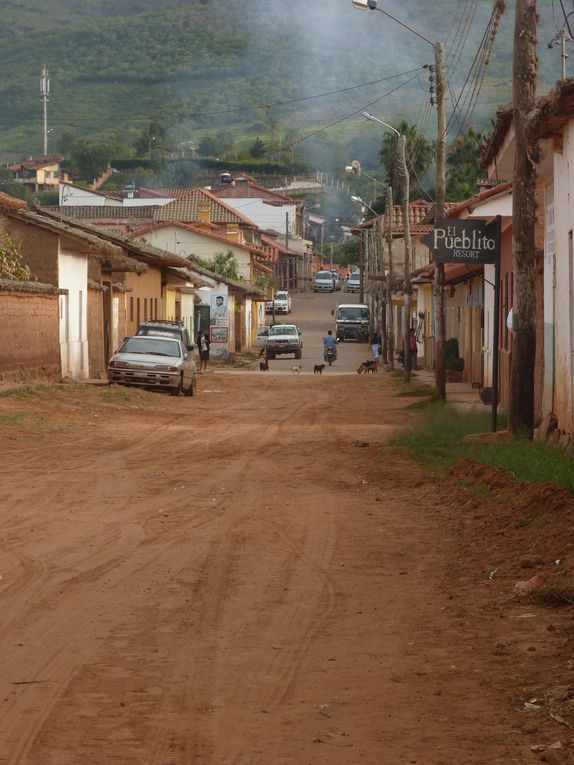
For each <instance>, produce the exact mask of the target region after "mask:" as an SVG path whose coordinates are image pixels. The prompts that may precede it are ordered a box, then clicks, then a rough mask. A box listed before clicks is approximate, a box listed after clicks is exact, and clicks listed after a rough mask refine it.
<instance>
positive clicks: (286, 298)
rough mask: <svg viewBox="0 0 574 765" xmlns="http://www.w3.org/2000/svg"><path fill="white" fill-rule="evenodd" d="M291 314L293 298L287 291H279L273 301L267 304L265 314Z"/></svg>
mask: <svg viewBox="0 0 574 765" xmlns="http://www.w3.org/2000/svg"><path fill="white" fill-rule="evenodd" d="M273 310H275V313H291V296H290V295H289V293H288V292H287V290H279V291H278V292H276V293H275V297H274V298H273V300H268V301H267V303H265V313H273Z"/></svg>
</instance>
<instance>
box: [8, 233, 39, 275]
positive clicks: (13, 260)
mask: <svg viewBox="0 0 574 765" xmlns="http://www.w3.org/2000/svg"><path fill="white" fill-rule="evenodd" d="M21 250H22V242H21V241H20V240H19V239H14V238H13V237H11V236H10V234H9V233H8V232H7V231H5V230H4V229H3V228H0V279H13V280H15V281H19V282H22V281H30V280H31V279H32V278H33V277H32V275H31V273H30V269H29V268H28V266H27V265H25V264H24V263H23V262H22V252H21Z"/></svg>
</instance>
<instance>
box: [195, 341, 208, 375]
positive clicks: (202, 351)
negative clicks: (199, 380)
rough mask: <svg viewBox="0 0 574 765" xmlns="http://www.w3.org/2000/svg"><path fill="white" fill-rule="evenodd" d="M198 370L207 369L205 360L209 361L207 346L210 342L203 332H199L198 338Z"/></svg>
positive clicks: (203, 370)
mask: <svg viewBox="0 0 574 765" xmlns="http://www.w3.org/2000/svg"><path fill="white" fill-rule="evenodd" d="M198 345H199V371H200V372H206V371H207V362H208V361H209V347H210V342H209V338H208V337H207V334H206V333H205V332H202V333H201V336H200V338H199V343H198Z"/></svg>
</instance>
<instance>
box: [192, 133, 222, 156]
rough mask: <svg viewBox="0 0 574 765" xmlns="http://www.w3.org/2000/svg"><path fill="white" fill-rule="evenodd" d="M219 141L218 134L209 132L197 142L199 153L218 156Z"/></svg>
mask: <svg viewBox="0 0 574 765" xmlns="http://www.w3.org/2000/svg"><path fill="white" fill-rule="evenodd" d="M218 148H219V143H218V141H217V138H216V136H214V135H212V134H211V133H208V134H207V135H204V136H203V138H201V140H200V141H199V143H198V144H197V153H198V154H199V155H200V156H201V157H216V156H217V155H218V154H219V151H218Z"/></svg>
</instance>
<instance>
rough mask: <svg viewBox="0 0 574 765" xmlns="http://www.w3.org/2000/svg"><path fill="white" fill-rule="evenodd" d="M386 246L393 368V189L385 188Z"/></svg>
mask: <svg viewBox="0 0 574 765" xmlns="http://www.w3.org/2000/svg"><path fill="white" fill-rule="evenodd" d="M387 246H388V248H389V268H388V270H387V353H388V356H389V369H390V370H391V372H392V371H393V369H394V368H395V338H394V328H393V278H394V276H393V189H392V187H391V186H389V187H388V189H387Z"/></svg>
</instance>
